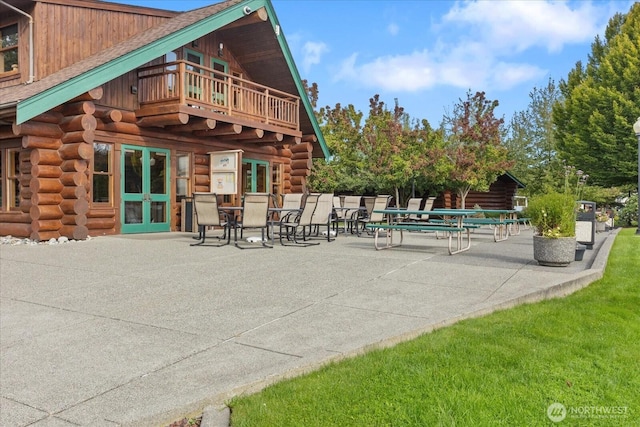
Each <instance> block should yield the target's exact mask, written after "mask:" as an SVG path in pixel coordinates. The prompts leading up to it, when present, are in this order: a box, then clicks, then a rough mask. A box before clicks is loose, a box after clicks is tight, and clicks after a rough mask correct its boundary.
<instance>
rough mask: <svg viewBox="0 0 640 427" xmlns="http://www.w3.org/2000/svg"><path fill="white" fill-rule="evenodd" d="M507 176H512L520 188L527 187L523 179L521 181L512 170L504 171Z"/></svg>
mask: <svg viewBox="0 0 640 427" xmlns="http://www.w3.org/2000/svg"><path fill="white" fill-rule="evenodd" d="M504 174H505V175H506V176H508V177H509V178H511V179H512V180H513V182H515V183H516V184H517V186H518V187H520V188H527V186H526V185H524V183H523V182H522V181H520V180H519V179H518V178H516V177H515V176H513V175H512V174H511V173H510V172H505V173H504Z"/></svg>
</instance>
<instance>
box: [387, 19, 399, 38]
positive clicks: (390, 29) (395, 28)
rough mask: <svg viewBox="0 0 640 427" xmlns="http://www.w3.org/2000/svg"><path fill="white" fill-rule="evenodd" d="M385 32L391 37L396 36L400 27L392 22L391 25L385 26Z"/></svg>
mask: <svg viewBox="0 0 640 427" xmlns="http://www.w3.org/2000/svg"><path fill="white" fill-rule="evenodd" d="M387 31H388V32H389V34H391V35H392V36H397V35H398V33H399V32H400V27H399V26H398V24H396V23H394V22H392V23H391V24H389V25H387Z"/></svg>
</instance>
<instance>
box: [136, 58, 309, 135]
mask: <svg viewBox="0 0 640 427" xmlns="http://www.w3.org/2000/svg"><path fill="white" fill-rule="evenodd" d="M138 101H139V102H140V106H141V107H143V106H148V105H151V104H160V103H161V104H172V103H176V104H180V105H188V106H190V107H193V108H196V109H205V110H209V111H214V112H218V113H222V114H227V115H229V116H230V117H242V118H246V119H249V120H255V121H258V122H261V123H266V124H270V125H274V126H280V127H284V128H288V129H293V130H296V131H297V130H300V118H299V111H300V109H299V107H300V98H299V97H297V96H294V95H291V94H288V93H285V92H281V91H279V90H276V89H273V88H269V87H267V86H263V85H260V84H257V83H254V82H251V81H249V80H245V79H242V78H240V77H237V76H232V75H230V74H227V73H223V72H220V71H218V70H214V69H212V68H207V67H203V66H201V65H198V64H195V63H192V62H188V61H174V62H168V63H164V64H159V65H152V66H147V67H143V68H139V69H138ZM194 114H195V112H194Z"/></svg>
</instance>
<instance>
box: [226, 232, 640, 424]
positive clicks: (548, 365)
mask: <svg viewBox="0 0 640 427" xmlns="http://www.w3.org/2000/svg"><path fill="white" fill-rule="evenodd" d="M634 231H635V230H633V229H625V230H622V231H621V232H620V233H619V234H618V236H617V238H616V241H615V242H614V246H613V248H612V250H611V253H610V256H609V261H608V264H607V268H606V271H605V273H604V277H603V278H602V279H601V280H599V281H597V282H595V283H593V284H591V285H590V286H589V287H587V288H585V289H583V290H581V291H579V292H576V293H575V294H573V295H570V296H568V297H566V298H562V299H554V300H549V301H544V302H540V303H536V304H529V305H524V306H520V307H516V308H513V309H510V310H505V311H501V312H497V313H494V314H491V315H488V316H486V317H483V318H478V319H470V320H465V321H462V322H460V323H457V324H455V325H453V326H450V327H447V328H443V329H440V330H437V331H434V332H432V333H429V334H425V335H423V336H421V337H419V338H417V339H415V340H412V341H409V342H406V343H402V344H399V345H397V346H395V347H393V348H387V349H382V350H376V351H372V352H371V353H368V354H366V355H364V356H360V357H357V358H354V359H349V360H345V361H342V362H339V363H335V364H331V365H328V366H325V367H324V368H322V369H320V370H318V371H316V372H313V373H310V374H308V375H305V376H302V377H299V378H295V379H292V380H287V381H283V382H281V383H278V384H275V385H273V386H270V387H268V388H266V389H265V390H263V391H262V392H260V393H257V394H254V395H251V396H246V397H241V398H234V399H233V400H232V401H231V402H229V406H230V407H231V411H232V418H231V422H232V426H233V427H241V426H341V427H343V426H538V425H567V426H591V425H594V426H600V425H610V426H640V236H635V235H634ZM554 402H558V403H561V404H563V405H564V407H565V409H566V418H565V419H564V420H563V421H562V422H560V423H558V424H555V423H553V422H552V421H551V420H550V419H549V418H548V417H547V408H548V407H549V405H550V404H552V403H554ZM607 411H608V412H609V413H611V412H615V413H616V416H615V417H614V416H609V415H605V414H604V413H603V412H607ZM587 412H589V414H587ZM594 412H597V413H596V414H595V415H593V413H594Z"/></svg>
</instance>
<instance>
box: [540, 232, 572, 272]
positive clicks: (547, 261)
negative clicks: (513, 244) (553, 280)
mask: <svg viewBox="0 0 640 427" xmlns="http://www.w3.org/2000/svg"><path fill="white" fill-rule="evenodd" d="M575 256H576V238H575V237H559V238H557V239H551V238H549V237H543V236H533V259H535V260H536V261H538V264H540V265H545V266H549V267H566V266H567V265H569V264H570V263H571V261H573V260H574V259H575Z"/></svg>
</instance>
